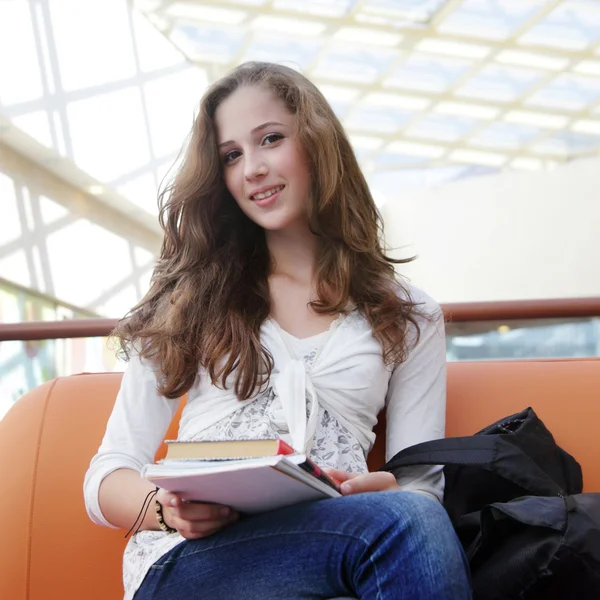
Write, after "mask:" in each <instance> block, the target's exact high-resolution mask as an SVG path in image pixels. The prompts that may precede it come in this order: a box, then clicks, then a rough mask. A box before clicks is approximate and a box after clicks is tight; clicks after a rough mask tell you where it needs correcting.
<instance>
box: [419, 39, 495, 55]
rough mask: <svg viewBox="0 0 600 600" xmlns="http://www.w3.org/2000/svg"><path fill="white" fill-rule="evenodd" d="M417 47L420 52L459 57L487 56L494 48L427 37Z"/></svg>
mask: <svg viewBox="0 0 600 600" xmlns="http://www.w3.org/2000/svg"><path fill="white" fill-rule="evenodd" d="M415 48H416V49H417V50H419V51H420V52H427V53H430V54H439V55H441V56H457V57H459V58H476V59H481V58H485V57H486V56H487V55H488V54H489V53H490V52H491V51H492V49H491V48H490V47H489V46H483V45H481V44H468V43H466V42H451V41H448V40H440V39H438V38H425V39H424V40H421V41H420V42H419V43H418V44H417V45H416V46H415Z"/></svg>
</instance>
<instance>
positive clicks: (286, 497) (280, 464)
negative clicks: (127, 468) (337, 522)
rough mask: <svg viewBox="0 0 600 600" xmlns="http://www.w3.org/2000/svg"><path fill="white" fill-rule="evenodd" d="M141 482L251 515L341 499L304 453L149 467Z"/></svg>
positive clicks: (184, 497) (145, 468)
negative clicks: (303, 503) (308, 502)
mask: <svg viewBox="0 0 600 600" xmlns="http://www.w3.org/2000/svg"><path fill="white" fill-rule="evenodd" d="M315 468H316V469H317V471H315ZM142 477H145V478H146V479H148V480H149V481H151V482H152V483H154V484H155V485H157V486H159V487H161V488H164V489H166V490H168V491H170V492H177V493H178V494H180V495H181V497H182V498H183V499H184V500H188V501H199V502H214V503H217V504H224V505H226V506H230V507H232V508H233V509H235V510H236V511H238V512H241V513H250V514H251V513H259V512H266V511H269V510H273V509H276V508H281V507H284V506H289V505H291V504H296V503H299V502H306V501H309V500H320V499H324V498H335V497H338V496H340V495H341V494H340V492H339V488H338V486H337V484H336V483H335V482H333V481H331V480H329V478H327V477H326V476H324V475H323V474H322V473H321V472H320V471H319V470H318V467H316V466H315V465H314V463H312V461H310V460H309V459H308V458H307V456H306V455H305V454H291V455H277V456H265V457H258V458H244V459H241V460H174V459H171V460H164V461H161V462H158V463H156V464H149V465H146V466H145V467H144V468H143V470H142Z"/></svg>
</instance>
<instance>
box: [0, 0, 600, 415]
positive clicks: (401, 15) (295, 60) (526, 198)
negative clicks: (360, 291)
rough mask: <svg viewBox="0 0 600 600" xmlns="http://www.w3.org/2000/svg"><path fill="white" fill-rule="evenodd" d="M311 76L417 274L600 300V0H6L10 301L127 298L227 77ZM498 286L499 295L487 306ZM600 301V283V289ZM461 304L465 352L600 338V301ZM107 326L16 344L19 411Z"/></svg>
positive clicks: (3, 247) (87, 353) (4, 124)
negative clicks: (521, 311) (252, 67)
mask: <svg viewBox="0 0 600 600" xmlns="http://www.w3.org/2000/svg"><path fill="white" fill-rule="evenodd" d="M246 60H268V61H274V62H279V63H282V64H286V65H288V66H291V67H293V68H295V69H297V70H299V71H301V72H302V73H304V74H305V75H307V76H308V77H309V78H310V79H311V80H312V81H313V82H315V83H316V84H317V85H318V87H319V88H320V89H321V90H322V91H323V93H324V94H325V96H326V97H327V98H328V99H329V101H330V103H331V104H332V106H333V108H334V109H335V111H336V113H337V114H338V116H339V117H340V119H341V120H342V122H343V124H344V126H345V127H346V130H347V132H348V134H349V136H350V139H351V141H352V144H353V146H354V149H355V151H356V153H357V155H358V157H359V159H360V162H361V165H362V168H363V170H364V172H365V175H366V177H367V179H368V182H369V185H370V186H371V189H372V191H373V194H374V197H375V198H376V201H377V203H378V205H379V208H380V210H381V212H382V214H383V217H384V221H385V235H386V242H387V244H388V245H389V246H390V248H392V249H393V252H392V253H393V254H394V255H395V256H409V255H414V254H416V255H418V258H417V260H415V261H414V262H413V263H411V264H409V265H405V266H403V267H402V270H401V272H402V274H404V275H405V276H407V277H409V278H410V279H411V280H412V281H413V282H414V283H415V284H416V285H418V286H420V287H423V288H425V289H426V290H427V291H428V292H429V293H430V294H431V295H433V296H434V297H435V298H436V299H437V300H438V301H439V302H441V303H442V304H444V305H448V306H452V305H456V304H457V303H460V304H461V305H474V306H475V305H479V304H480V303H494V302H504V301H517V302H528V301H545V300H551V301H560V300H563V301H564V302H565V303H566V304H565V305H569V302H570V301H571V300H581V299H594V298H595V299H598V298H600V196H599V194H600V192H599V190H600V2H599V1H597V0H593V1H592V0H232V1H229V0H207V1H204V0H188V1H176V0H139V1H135V0H134V1H128V0H0V323H5V324H9V323H20V322H27V321H61V320H65V321H67V320H68V321H70V320H72V319H86V318H97V317H111V318H118V317H121V316H123V315H124V314H125V313H126V312H127V310H128V309H129V308H131V307H132V306H133V305H134V304H135V303H136V302H137V301H138V300H139V299H140V298H141V297H142V295H143V294H144V292H145V290H146V289H147V286H148V281H149V278H150V275H151V271H152V267H153V263H154V260H155V256H156V252H157V250H158V248H159V247H160V242H161V231H160V228H159V226H158V222H157V202H156V195H157V190H158V187H159V185H160V183H161V181H162V180H163V178H164V177H165V176H166V175H167V174H168V173H169V170H170V169H171V167H172V165H173V164H174V162H175V161H176V158H177V155H178V152H179V150H180V148H181V146H182V144H183V142H184V140H185V137H186V135H187V133H188V131H189V129H190V127H191V123H192V119H193V115H194V110H195V108H196V106H197V103H198V101H199V99H200V97H201V95H202V93H203V91H204V90H205V88H206V87H207V86H208V85H209V84H210V83H211V82H212V81H214V80H215V79H217V78H219V77H220V76H221V75H223V74H224V73H225V72H226V71H228V70H229V69H231V68H232V67H234V66H236V65H238V64H240V63H241V62H243V61H246ZM486 305H488V304H486ZM597 305H598V306H600V304H597ZM563 312H564V313H565V315H567V316H564V315H563V316H560V317H556V318H541V317H539V316H538V317H535V315H534V317H535V318H534V317H531V318H526V319H524V318H521V319H516V320H515V319H510V318H504V317H502V318H486V319H485V320H481V321H478V320H477V318H476V317H474V318H473V319H471V320H464V319H463V320H461V321H460V322H450V323H449V324H448V346H447V349H448V358H449V360H485V359H491V358H501V359H511V358H548V357H575V356H577V357H581V356H598V355H600V319H599V318H598V315H600V311H598V312H596V313H595V314H587V313H586V314H584V315H583V316H581V315H578V314H575V313H573V315H572V316H568V314H567V313H568V312H569V311H566V312H565V311H563ZM122 368H123V365H122V363H120V362H119V361H118V360H117V359H116V358H115V351H114V347H113V346H112V345H111V344H107V340H106V338H103V337H90V338H75V339H46V340H29V341H21V339H20V338H19V339H15V340H13V341H3V342H0V418H1V417H2V415H3V414H4V413H5V412H6V410H8V408H9V407H10V405H11V404H12V403H13V402H14V401H15V400H16V399H17V398H18V397H19V396H20V395H22V394H23V393H24V392H25V391H27V390H28V389H30V388H32V387H34V386H35V385H38V384H39V383H41V382H42V381H46V380H48V379H51V378H53V377H56V376H57V375H63V374H71V373H77V372H82V371H106V370H119V369H122Z"/></svg>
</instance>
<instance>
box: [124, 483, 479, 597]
mask: <svg viewBox="0 0 600 600" xmlns="http://www.w3.org/2000/svg"><path fill="white" fill-rule="evenodd" d="M340 596H352V597H355V598H365V599H367V600H390V599H402V600H413V599H414V600H416V599H419V600H421V599H425V598H427V599H435V600H441V599H443V600H467V599H469V598H471V590H470V578H469V570H468V564H467V561H466V558H465V556H464V553H463V551H462V548H461V546H460V543H459V542H458V539H457V537H456V535H455V533H454V530H453V528H452V525H451V523H450V520H449V518H448V516H447V514H446V512H445V510H444V509H443V508H442V506H441V505H440V504H439V503H438V502H437V501H435V500H433V499H432V498H429V497H427V496H424V495H422V494H418V493H415V492H400V491H397V492H371V493H365V494H356V495H353V496H345V497H342V498H334V499H328V500H322V501H318V502H308V503H304V504H297V505H295V506H291V507H287V508H284V509H280V510H277V511H273V512H269V513H266V514H262V515H257V516H251V517H246V518H242V519H240V520H239V521H238V522H237V523H234V524H233V525H230V526H229V527H227V528H226V529H224V530H222V531H220V532H218V533H216V534H214V535H212V536H210V537H207V538H204V539H199V540H186V541H185V542H182V543H181V544H179V545H178V546H176V547H175V548H173V550H171V551H170V552H168V553H167V554H165V555H164V556H163V557H161V558H160V559H159V560H158V561H157V562H156V563H155V564H154V565H153V566H152V567H151V569H150V571H149V572H148V574H147V575H146V578H145V579H144V581H143V583H142V585H141V587H140V589H139V590H138V592H137V593H136V595H135V600H150V599H152V600H163V599H164V600H167V599H168V600H196V599H206V600H238V599H240V600H241V599H243V600H271V599H273V600H292V599H293V600H296V599H300V598H304V599H308V598H337V597H340Z"/></svg>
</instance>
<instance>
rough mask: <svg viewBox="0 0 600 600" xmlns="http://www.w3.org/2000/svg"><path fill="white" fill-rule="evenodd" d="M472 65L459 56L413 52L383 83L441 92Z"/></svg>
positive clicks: (389, 85)
mask: <svg viewBox="0 0 600 600" xmlns="http://www.w3.org/2000/svg"><path fill="white" fill-rule="evenodd" d="M471 65H472V62H471V61H467V60H463V59H458V58H433V57H431V56H428V55H423V54H413V55H412V56H410V57H409V58H408V59H407V60H406V62H405V63H404V64H403V65H402V66H401V67H399V68H398V69H397V70H396V71H395V72H394V73H392V75H391V76H390V77H388V78H387V79H386V80H385V81H384V82H383V85H384V86H385V87H395V88H405V89H413V90H421V91H426V92H433V93H441V92H444V91H445V90H447V89H448V88H449V87H451V86H452V85H453V84H454V82H455V81H456V80H457V79H458V78H459V77H461V75H463V74H464V73H465V72H466V71H467V70H468V69H469V68H470V67H471Z"/></svg>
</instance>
